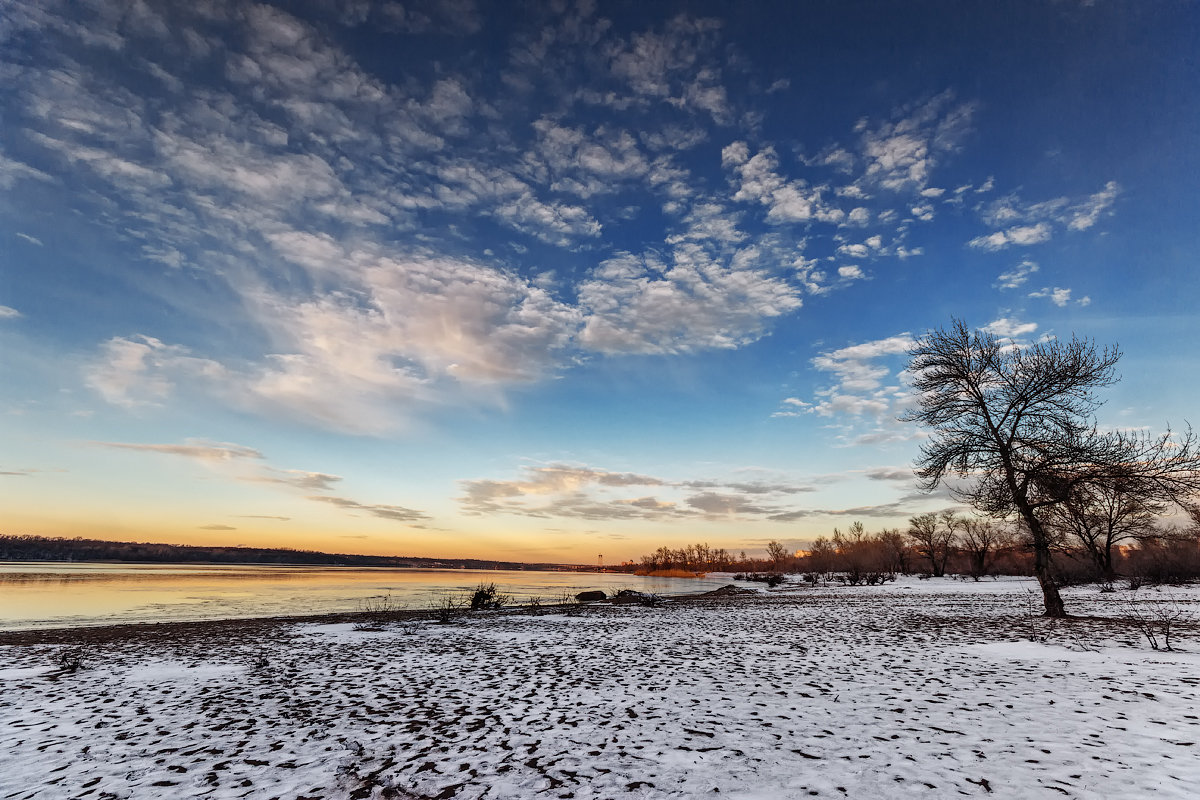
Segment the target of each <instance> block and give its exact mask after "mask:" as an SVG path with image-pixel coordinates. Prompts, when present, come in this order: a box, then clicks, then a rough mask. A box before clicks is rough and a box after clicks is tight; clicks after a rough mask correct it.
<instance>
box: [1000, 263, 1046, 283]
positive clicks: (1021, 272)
mask: <svg viewBox="0 0 1200 800" xmlns="http://www.w3.org/2000/svg"><path fill="white" fill-rule="evenodd" d="M1037 271H1038V265H1037V264H1036V263H1035V262H1033V261H1030V260H1028V259H1026V260H1024V261H1022V262H1021V263H1020V264H1017V265H1016V266H1015V267H1013V268H1012V269H1010V270H1008V271H1007V272H1002V273H1000V275H999V276H998V277H997V278H996V286H998V287H999V288H1001V289H1016V288H1017V287H1019V286H1022V285H1024V283H1025V282H1026V281H1028V280H1029V276H1030V275H1032V274H1033V273H1035V272H1037Z"/></svg>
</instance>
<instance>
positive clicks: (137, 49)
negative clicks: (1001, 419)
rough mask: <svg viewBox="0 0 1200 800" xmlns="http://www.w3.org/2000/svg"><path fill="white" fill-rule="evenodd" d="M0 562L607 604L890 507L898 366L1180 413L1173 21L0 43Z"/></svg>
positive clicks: (58, 15) (592, 9) (907, 482)
mask: <svg viewBox="0 0 1200 800" xmlns="http://www.w3.org/2000/svg"><path fill="white" fill-rule="evenodd" d="M2 8H3V13H2V15H0V16H2V18H3V20H4V21H3V23H0V63H2V66H0V69H2V70H3V76H4V79H3V81H0V87H2V88H0V104H2V105H0V109H2V111H3V114H2V116H0V190H2V193H0V369H2V370H3V372H2V373H0V375H2V376H3V377H2V378H0V409H2V411H3V413H2V415H0V473H2V474H0V493H2V494H0V498H2V503H3V505H2V508H3V509H4V514H5V525H4V529H5V531H6V532H13V533H21V532H25V533H41V534H47V535H88V536H104V537H108V538H118V539H137V540H155V541H177V542H204V543H225V544H250V545H287V546H295V547H303V548H315V549H331V550H340V551H352V552H375V553H395V554H415V555H448V556H449V555H476V556H480V557H484V558H488V557H495V558H506V559H518V560H568V561H582V562H591V561H594V560H595V559H596V558H597V557H598V556H599V555H600V554H604V556H605V559H606V560H608V561H610V562H611V561H616V560H620V559H623V558H633V557H636V556H637V555H639V554H641V553H643V552H646V551H648V550H651V549H654V548H655V547H657V546H658V545H660V544H672V545H674V544H679V543H682V542H690V541H708V542H710V543H712V544H713V545H719V546H726V547H729V548H730V549H733V550H740V549H746V550H748V551H750V552H755V551H761V549H762V547H763V545H764V543H765V542H766V541H768V540H771V539H780V540H782V541H785V542H787V543H789V544H790V545H793V546H802V544H803V543H804V542H805V541H808V540H811V539H812V538H813V537H815V536H817V535H821V534H828V533H829V532H830V531H831V530H832V529H833V527H835V526H843V527H844V526H845V525H847V524H849V523H850V522H851V521H853V520H855V519H861V520H862V521H863V522H864V524H866V525H867V526H868V528H870V529H877V528H879V527H884V526H888V527H891V526H895V525H902V524H903V523H904V521H905V520H906V519H907V517H908V516H910V515H912V514H914V513H918V512H920V511H925V510H929V509H935V508H941V507H945V506H946V505H947V504H948V501H947V499H946V498H944V497H939V496H921V495H918V494H916V493H915V492H914V489H913V480H912V477H911V470H910V464H911V460H912V458H913V456H914V454H915V451H916V447H917V446H918V443H919V437H920V431H918V430H915V429H913V428H912V427H911V426H908V425H905V424H902V423H899V422H897V421H896V417H897V415H898V414H899V413H900V412H901V411H902V410H903V408H904V407H905V405H906V403H907V397H908V388H907V383H906V380H905V376H904V373H903V368H904V362H905V357H904V351H905V350H906V348H907V347H908V346H909V345H910V343H911V341H912V339H913V338H914V337H916V336H919V335H920V334H921V333H922V332H923V331H925V330H928V329H929V328H931V327H934V326H940V325H945V324H947V323H948V322H949V321H950V319H951V317H952V316H958V317H963V318H965V319H967V320H968V322H969V323H970V324H972V325H974V326H977V327H986V328H987V329H989V330H991V331H992V332H994V333H996V334H997V335H999V336H1002V337H1005V338H1008V339H1012V340H1013V341H1018V342H1021V341H1032V340H1035V339H1037V338H1040V337H1046V336H1069V335H1070V334H1071V333H1078V334H1080V335H1086V336H1091V337H1095V338H1096V339H1097V340H1098V341H1099V342H1101V343H1105V344H1107V343H1120V345H1121V347H1122V348H1123V350H1124V352H1125V356H1124V358H1123V360H1122V362H1121V365H1120V366H1121V371H1122V373H1123V374H1124V375H1125V380H1124V381H1123V382H1122V383H1121V384H1120V385H1119V386H1118V387H1116V388H1115V389H1113V390H1111V391H1110V392H1109V394H1108V395H1107V396H1108V398H1109V403H1108V405H1107V406H1106V407H1105V408H1104V411H1103V416H1102V422H1103V423H1104V424H1107V425H1116V426H1123V427H1147V428H1149V429H1151V430H1156V431H1157V430H1161V429H1162V428H1163V427H1164V426H1165V425H1166V424H1167V423H1168V422H1171V423H1173V424H1175V425H1176V426H1178V425H1180V424H1182V423H1183V422H1184V420H1185V419H1187V418H1188V417H1189V415H1190V414H1191V410H1192V408H1194V398H1195V397H1196V396H1197V390H1198V389H1200V386H1198V383H1200V379H1198V378H1197V375H1200V370H1198V369H1197V366H1198V364H1197V361H1198V359H1197V357H1196V355H1195V350H1194V347H1193V346H1192V345H1193V342H1194V341H1195V340H1196V333H1197V327H1198V326H1197V315H1196V313H1195V307H1196V301H1197V295H1198V292H1197V279H1196V277H1195V254H1196V253H1197V252H1198V251H1200V225H1198V224H1197V223H1198V222H1200V192H1198V191H1197V188H1198V184H1200V148H1198V147H1197V146H1196V145H1197V142H1198V141H1200V96H1198V94H1200V88H1198V87H1200V74H1198V73H1200V68H1198V67H1197V59H1196V56H1195V53H1196V52H1200V36H1198V34H1200V12H1198V10H1197V7H1196V5H1195V4H1194V3H1191V2H1156V3H1142V2H1105V0H1097V1H1096V2H1090V3H1083V2H1067V1H1066V0H1062V1H1061V2H998V3H994V2H989V3H962V2H914V3H876V2H871V3H868V2H861V3H860V2H797V3H761V2H749V3H737V4H733V3H716V2H713V3H674V4H673V3H654V4H633V3H613V4H607V3H599V4H597V3H577V4H574V3H561V4H557V3H529V4H526V5H516V4H507V3H498V4H486V3H476V2H473V1H472V0H445V1H443V2H432V1H430V2H405V3H399V2H382V3H373V2H365V1H364V2H338V3H334V2H323V1H321V2H319V1H317V0H313V1H312V2H298V3H287V4H280V5H268V4H254V3H248V2H209V1H207V0H201V1H200V2H188V3H174V2H170V3H168V2H164V3H121V2H109V1H105V2H91V3H89V2H83V3H53V2H45V3H40V2H4V3H3V4H2Z"/></svg>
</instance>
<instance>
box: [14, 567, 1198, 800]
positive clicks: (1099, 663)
mask: <svg viewBox="0 0 1200 800" xmlns="http://www.w3.org/2000/svg"><path fill="white" fill-rule="evenodd" d="M1031 586H1032V585H1031V584H1030V582H1028V581H1022V580H1007V581H984V582H980V583H972V582H960V581H952V580H941V579H932V580H928V581H917V580H915V579H914V580H904V581H900V582H897V583H892V584H887V585H885V586H883V587H867V588H864V587H853V588H849V587H827V588H819V589H808V588H796V587H792V588H785V589H784V590H783V591H772V592H769V593H766V594H765V595H764V594H755V595H749V596H740V597H729V598H721V599H720V600H713V601H707V602H698V603H694V604H687V603H665V604H663V605H662V606H659V607H655V608H644V607H641V606H622V607H608V606H595V607H592V608H590V609H588V610H587V611H586V612H585V613H583V614H581V615H580V616H565V615H562V614H554V615H551V614H547V615H544V616H531V615H527V614H520V615H513V614H495V613H490V614H480V615H473V616H469V617H464V618H462V619H461V620H460V621H458V622H456V623H454V624H451V625H445V626H442V625H436V624H433V623H422V625H421V626H420V627H419V629H418V630H417V631H416V632H414V633H406V632H404V630H402V629H401V628H399V627H393V628H388V629H386V630H385V631H383V632H369V631H356V630H354V627H353V626H352V625H349V624H344V623H339V624H292V625H287V626H284V627H282V628H270V629H269V632H264V634H263V635H262V636H261V637H246V636H242V637H220V636H207V637H199V636H197V637H193V638H191V639H189V638H187V637H182V638H176V639H170V640H165V639H164V640H159V639H150V638H144V639H135V640H133V641H125V642H123V643H121V644H115V643H114V644H109V645H95V646H93V647H91V648H89V650H88V660H87V663H88V666H87V667H86V668H85V669H83V670H80V671H78V672H75V673H62V672H60V671H57V670H49V669H48V668H47V667H48V665H54V664H56V660H55V656H56V655H57V653H58V652H59V651H60V650H61V647H59V646H47V645H37V646H34V645H31V646H15V645H10V646H4V647H0V663H3V664H5V665H6V667H5V668H3V669H0V680H2V681H3V684H2V685H3V689H4V691H3V692H2V693H0V798H9V797H12V798H24V797H29V798H33V797H39V798H40V797H60V796H61V797H74V796H81V795H83V794H84V793H88V796H91V797H97V798H101V797H117V798H176V797H184V796H186V797H211V798H234V797H245V798H263V799H264V800H265V798H273V797H284V798H293V797H307V798H315V797H322V798H344V797H365V798H379V797H384V796H385V795H386V796H390V797H399V798H414V797H416V798H432V797H455V798H489V799H491V800H499V799H500V798H533V797H546V798H558V797H572V798H613V799H614V800H626V799H628V800H633V799H635V798H636V799H637V800H650V799H651V798H692V797H699V796H712V797H725V798H730V797H732V798H738V799H739V800H751V799H756V798H772V799H773V800H774V799H777V798H801V797H847V796H849V797H866V798H870V797H879V798H893V797H895V798H904V797H925V798H941V797H959V796H964V795H965V796H974V797H983V796H990V797H996V798H1038V797H1078V798H1106V797H1112V798H1127V797H1142V796H1147V795H1149V794H1151V793H1154V794H1155V796H1156V797H1163V798H1174V797H1178V798H1184V797H1192V796H1194V793H1195V787H1196V786H1197V785H1200V702H1198V700H1200V698H1198V694H1200V655H1198V654H1197V652H1195V651H1197V650H1200V644H1198V642H1200V631H1198V629H1197V627H1196V625H1195V621H1196V620H1197V619H1198V618H1200V614H1196V613H1193V614H1192V623H1189V624H1188V625H1187V626H1184V627H1182V628H1181V629H1180V632H1179V638H1178V640H1177V642H1178V646H1179V647H1180V648H1182V650H1181V651H1180V652H1156V651H1152V650H1150V649H1149V647H1148V645H1147V644H1146V642H1145V640H1144V639H1142V638H1141V635H1140V634H1139V633H1138V632H1137V631H1136V630H1135V629H1134V628H1132V627H1131V626H1130V625H1129V624H1127V623H1126V622H1123V621H1121V619H1120V618H1121V617H1122V616H1123V615H1122V613H1121V610H1122V609H1123V608H1125V605H1124V604H1125V603H1126V602H1127V601H1129V600H1131V599H1132V600H1133V601H1134V602H1137V603H1139V604H1143V605H1150V604H1153V603H1156V602H1161V601H1163V600H1170V601H1171V602H1172V603H1175V604H1178V605H1182V606H1184V607H1186V608H1189V609H1193V611H1195V610H1200V593H1198V592H1197V590H1196V588H1194V587H1191V588H1182V589H1181V588H1174V589H1165V590H1162V591H1154V590H1148V589H1142V590H1141V591H1139V592H1137V593H1131V592H1128V591H1122V592H1119V593H1117V594H1116V595H1104V594H1102V593H1100V592H1099V591H1097V590H1096V589H1095V587H1091V588H1081V589H1072V590H1069V591H1068V592H1067V594H1066V597H1067V602H1068V608H1069V609H1070V610H1072V611H1073V612H1075V613H1078V614H1080V615H1085V616H1086V617H1087V618H1085V619H1080V620H1072V621H1070V622H1064V623H1057V624H1051V623H1049V622H1048V621H1045V620H1030V619H1029V618H1028V616H1027V615H1026V605H1027V591H1028V590H1029V589H1030V588H1031ZM1031 639H1033V640H1031Z"/></svg>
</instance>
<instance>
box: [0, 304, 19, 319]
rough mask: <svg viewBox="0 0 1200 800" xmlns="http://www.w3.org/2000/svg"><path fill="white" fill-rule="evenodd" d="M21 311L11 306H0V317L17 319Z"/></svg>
mask: <svg viewBox="0 0 1200 800" xmlns="http://www.w3.org/2000/svg"><path fill="white" fill-rule="evenodd" d="M19 316H21V312H20V311H17V310H16V309H15V308H11V307H9V306H0V319H16V318H17V317H19Z"/></svg>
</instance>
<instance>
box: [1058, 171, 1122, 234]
mask: <svg viewBox="0 0 1200 800" xmlns="http://www.w3.org/2000/svg"><path fill="white" fill-rule="evenodd" d="M1120 191H1121V188H1120V186H1118V185H1117V182H1116V181H1109V182H1108V183H1106V184H1105V185H1104V188H1103V189H1102V190H1100V191H1099V192H1096V193H1095V194H1093V195H1092V196H1090V197H1088V198H1087V199H1086V200H1084V201H1082V202H1080V203H1076V204H1075V205H1073V206H1072V207H1071V208H1070V209H1068V211H1067V215H1068V219H1067V227H1068V228H1070V229H1071V230H1073V231H1083V230H1087V229H1088V228H1090V227H1092V226H1093V225H1095V224H1096V222H1097V221H1098V220H1099V219H1100V216H1101V215H1102V214H1104V213H1105V212H1107V211H1108V210H1109V209H1110V208H1112V205H1113V203H1114V202H1115V201H1116V199H1117V195H1118V194H1119V193H1120Z"/></svg>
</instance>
